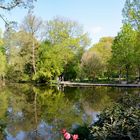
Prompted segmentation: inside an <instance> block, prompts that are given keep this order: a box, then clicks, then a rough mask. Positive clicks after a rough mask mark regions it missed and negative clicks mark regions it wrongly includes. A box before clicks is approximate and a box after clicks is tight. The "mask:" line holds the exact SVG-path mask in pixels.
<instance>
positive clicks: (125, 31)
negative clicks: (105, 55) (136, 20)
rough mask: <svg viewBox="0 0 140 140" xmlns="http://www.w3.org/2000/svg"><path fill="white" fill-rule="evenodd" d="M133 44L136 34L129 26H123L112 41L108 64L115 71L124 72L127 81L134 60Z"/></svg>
mask: <svg viewBox="0 0 140 140" xmlns="http://www.w3.org/2000/svg"><path fill="white" fill-rule="evenodd" d="M135 44H136V32H135V31H134V30H133V29H132V27H131V26H130V24H124V25H123V27H122V30H121V31H120V33H118V35H117V36H116V37H115V39H114V42H113V45H112V58H111V60H110V64H111V65H112V66H114V68H115V69H118V71H120V70H122V71H123V70H124V71H125V72H126V79H127V81H128V75H129V73H128V72H129V71H130V68H131V67H132V64H133V63H134V59H135V53H134V48H135Z"/></svg>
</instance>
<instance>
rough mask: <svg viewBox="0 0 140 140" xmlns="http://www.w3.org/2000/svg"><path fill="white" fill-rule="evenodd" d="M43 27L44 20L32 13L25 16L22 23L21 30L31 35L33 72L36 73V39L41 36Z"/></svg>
mask: <svg viewBox="0 0 140 140" xmlns="http://www.w3.org/2000/svg"><path fill="white" fill-rule="evenodd" d="M41 27H42V20H41V19H39V18H37V17H35V16H34V15H33V14H32V13H28V15H27V16H26V17H25V18H24V21H23V23H22V25H21V30H22V31H24V32H26V33H28V34H29V35H30V36H31V38H30V39H31V42H32V44H30V45H31V46H30V47H31V48H32V52H31V53H32V57H31V59H32V68H33V73H34V74H35V73H36V52H35V51H36V48H37V46H36V43H35V39H37V37H39V36H40V32H41Z"/></svg>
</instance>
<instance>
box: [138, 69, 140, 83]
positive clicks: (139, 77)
mask: <svg viewBox="0 0 140 140" xmlns="http://www.w3.org/2000/svg"><path fill="white" fill-rule="evenodd" d="M138 80H139V82H140V67H138Z"/></svg>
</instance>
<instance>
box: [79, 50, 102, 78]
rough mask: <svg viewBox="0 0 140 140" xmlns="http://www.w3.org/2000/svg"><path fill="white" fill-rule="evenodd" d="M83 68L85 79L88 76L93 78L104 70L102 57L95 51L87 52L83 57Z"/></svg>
mask: <svg viewBox="0 0 140 140" xmlns="http://www.w3.org/2000/svg"><path fill="white" fill-rule="evenodd" d="M81 69H82V70H83V72H84V75H81V76H82V77H83V79H84V77H85V78H88V79H90V80H93V79H95V78H97V76H99V74H100V73H101V71H102V62H101V57H100V56H99V54H98V53H95V52H86V53H84V55H83V56H82V59H81Z"/></svg>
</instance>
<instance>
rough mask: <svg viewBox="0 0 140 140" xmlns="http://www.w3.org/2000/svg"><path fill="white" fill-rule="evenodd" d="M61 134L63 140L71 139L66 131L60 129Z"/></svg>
mask: <svg viewBox="0 0 140 140" xmlns="http://www.w3.org/2000/svg"><path fill="white" fill-rule="evenodd" d="M61 133H62V134H63V136H64V138H65V140H69V139H70V138H71V134H70V133H68V132H67V130H66V129H62V130H61Z"/></svg>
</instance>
